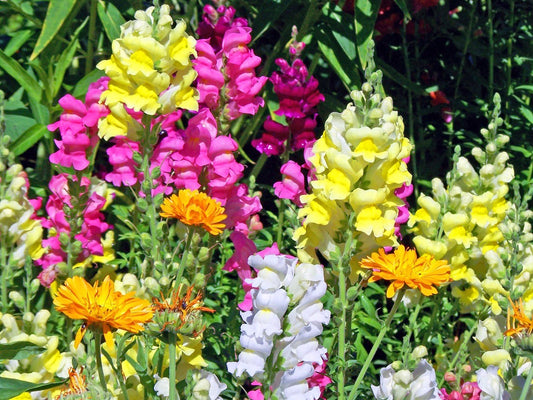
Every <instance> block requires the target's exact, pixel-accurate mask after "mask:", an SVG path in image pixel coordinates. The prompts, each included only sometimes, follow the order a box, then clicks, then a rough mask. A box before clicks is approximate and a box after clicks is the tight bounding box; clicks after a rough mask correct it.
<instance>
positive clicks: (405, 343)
mask: <svg viewBox="0 0 533 400" xmlns="http://www.w3.org/2000/svg"><path fill="white" fill-rule="evenodd" d="M421 300H422V299H420V300H419V301H418V303H416V306H415V310H414V312H413V313H412V314H411V315H410V316H409V325H408V326H407V328H406V329H407V334H406V335H405V336H404V338H403V351H404V354H403V364H404V365H407V361H408V357H409V353H410V351H408V350H410V347H409V342H410V341H411V335H412V334H413V332H414V331H415V330H417V328H418V326H417V324H416V322H417V318H418V313H419V312H420V308H421V307H420V302H421ZM415 343H416V337H415Z"/></svg>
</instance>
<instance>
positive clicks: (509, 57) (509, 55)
mask: <svg viewBox="0 0 533 400" xmlns="http://www.w3.org/2000/svg"><path fill="white" fill-rule="evenodd" d="M514 3H515V2H514V0H511V2H510V4H509V13H510V14H511V16H510V21H509V26H514V22H515V18H514ZM513 40H514V31H512V32H511V33H510V34H509V38H508V39H507V71H506V73H507V85H506V86H507V96H506V99H505V111H504V115H505V122H506V123H507V122H509V117H510V115H511V113H510V112H509V107H510V105H509V104H510V102H509V98H510V97H511V94H512V93H513V85H512V81H511V71H512V68H513Z"/></svg>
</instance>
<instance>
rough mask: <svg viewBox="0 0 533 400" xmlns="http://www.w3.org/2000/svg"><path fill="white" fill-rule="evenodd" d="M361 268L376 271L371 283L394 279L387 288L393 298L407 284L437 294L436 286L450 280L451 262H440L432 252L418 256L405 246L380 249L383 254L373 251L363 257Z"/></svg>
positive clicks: (429, 293) (424, 292) (424, 291)
mask: <svg viewBox="0 0 533 400" xmlns="http://www.w3.org/2000/svg"><path fill="white" fill-rule="evenodd" d="M361 267H363V268H368V269H371V270H372V276H371V277H370V279H369V282H376V281H379V280H380V279H385V280H387V281H392V283H391V284H390V285H389V287H388V289H387V297H389V298H390V297H392V296H394V293H396V291H397V290H400V289H401V288H403V287H404V286H405V285H407V286H409V287H410V288H412V289H419V290H420V292H422V294H423V295H424V296H431V295H432V294H435V293H437V289H436V288H435V286H438V285H441V284H443V283H445V282H449V281H450V266H449V265H448V264H447V261H445V260H440V261H437V260H435V259H434V258H433V257H432V256H430V255H428V254H424V255H423V256H421V257H418V256H417V255H416V251H415V250H412V249H405V247H404V246H403V245H401V246H400V247H398V248H397V249H396V250H395V251H394V253H390V254H385V250H383V249H379V253H372V255H371V256H370V257H367V258H365V259H364V260H362V261H361Z"/></svg>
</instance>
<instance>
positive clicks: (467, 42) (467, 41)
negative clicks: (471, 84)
mask: <svg viewBox="0 0 533 400" xmlns="http://www.w3.org/2000/svg"><path fill="white" fill-rule="evenodd" d="M476 8H477V0H474V2H473V4H472V8H471V9H470V15H469V17H468V18H469V21H468V29H467V30H466V35H465V36H464V37H465V45H464V47H463V52H462V55H461V63H460V64H459V71H458V72H457V81H456V84H455V90H454V92H453V98H454V99H457V98H458V97H457V96H458V95H459V86H460V83H461V78H462V75H463V70H464V68H465V63H466V54H467V52H468V47H469V46H470V40H471V38H472V29H473V26H474V16H475V15H476Z"/></svg>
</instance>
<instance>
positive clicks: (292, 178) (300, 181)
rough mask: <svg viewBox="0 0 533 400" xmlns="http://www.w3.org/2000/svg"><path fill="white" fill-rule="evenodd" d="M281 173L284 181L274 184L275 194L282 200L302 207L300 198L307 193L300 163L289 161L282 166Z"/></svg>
mask: <svg viewBox="0 0 533 400" xmlns="http://www.w3.org/2000/svg"><path fill="white" fill-rule="evenodd" d="M281 173H282V175H283V180H282V181H281V182H276V183H274V194H275V195H276V196H278V197H279V198H280V199H288V200H290V201H292V202H293V203H294V204H296V205H297V206H298V207H302V202H301V201H300V196H301V195H304V194H306V193H307V192H306V190H305V177H304V174H303V173H302V167H300V165H299V164H298V163H296V162H294V161H292V160H289V161H287V163H285V164H283V165H282V167H281Z"/></svg>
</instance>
